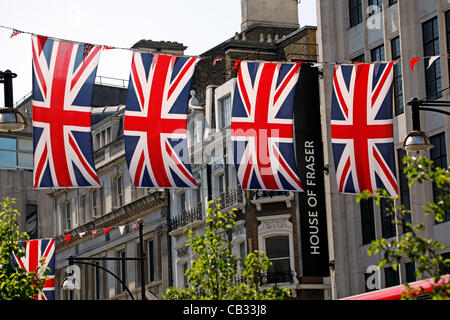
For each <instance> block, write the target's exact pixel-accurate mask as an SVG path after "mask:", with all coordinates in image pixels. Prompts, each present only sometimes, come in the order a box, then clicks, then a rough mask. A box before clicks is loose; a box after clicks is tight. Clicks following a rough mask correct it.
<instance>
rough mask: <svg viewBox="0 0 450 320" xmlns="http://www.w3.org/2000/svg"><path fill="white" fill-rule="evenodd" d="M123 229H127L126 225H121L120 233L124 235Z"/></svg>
mask: <svg viewBox="0 0 450 320" xmlns="http://www.w3.org/2000/svg"><path fill="white" fill-rule="evenodd" d="M123 229H125V226H119V231H120V235H123Z"/></svg>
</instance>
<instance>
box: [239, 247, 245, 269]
mask: <svg viewBox="0 0 450 320" xmlns="http://www.w3.org/2000/svg"><path fill="white" fill-rule="evenodd" d="M239 256H240V258H241V267H244V265H245V259H246V258H247V251H246V250H245V241H242V242H241V243H239Z"/></svg>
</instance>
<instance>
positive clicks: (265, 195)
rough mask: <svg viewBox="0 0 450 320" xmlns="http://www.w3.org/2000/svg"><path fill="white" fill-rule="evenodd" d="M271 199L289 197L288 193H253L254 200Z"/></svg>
mask: <svg viewBox="0 0 450 320" xmlns="http://www.w3.org/2000/svg"><path fill="white" fill-rule="evenodd" d="M273 197H289V191H258V192H256V193H255V198H254V199H255V200H256V199H261V198H273Z"/></svg>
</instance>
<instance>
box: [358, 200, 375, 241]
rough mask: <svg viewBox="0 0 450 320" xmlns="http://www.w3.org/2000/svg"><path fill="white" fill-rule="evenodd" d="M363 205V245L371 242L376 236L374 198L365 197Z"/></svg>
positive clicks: (361, 204)
mask: <svg viewBox="0 0 450 320" xmlns="http://www.w3.org/2000/svg"><path fill="white" fill-rule="evenodd" d="M360 206H361V227H362V241H363V245H366V244H369V243H371V242H372V241H373V240H375V239H376V237H375V219H374V213H373V199H363V200H361V202H360Z"/></svg>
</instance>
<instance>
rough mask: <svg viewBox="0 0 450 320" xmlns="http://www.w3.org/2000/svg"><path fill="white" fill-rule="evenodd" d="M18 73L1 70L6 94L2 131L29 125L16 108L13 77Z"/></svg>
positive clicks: (1, 113)
mask: <svg viewBox="0 0 450 320" xmlns="http://www.w3.org/2000/svg"><path fill="white" fill-rule="evenodd" d="M15 77H17V74H15V73H13V72H11V71H10V70H6V71H0V83H3V87H4V93H5V94H4V95H5V107H4V108H1V109H0V131H5V132H9V133H11V132H15V131H21V130H23V129H25V127H27V122H26V121H25V118H24V116H23V115H22V114H21V113H20V111H19V110H17V109H14V108H13V106H14V99H13V85H12V79H14V78H15Z"/></svg>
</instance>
